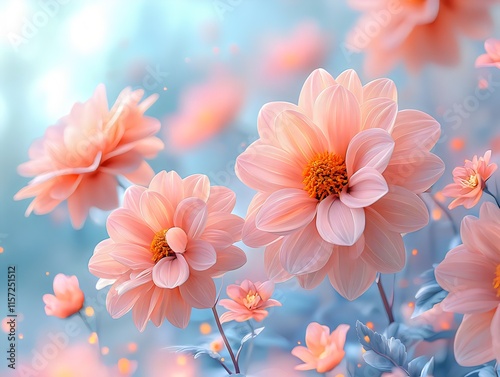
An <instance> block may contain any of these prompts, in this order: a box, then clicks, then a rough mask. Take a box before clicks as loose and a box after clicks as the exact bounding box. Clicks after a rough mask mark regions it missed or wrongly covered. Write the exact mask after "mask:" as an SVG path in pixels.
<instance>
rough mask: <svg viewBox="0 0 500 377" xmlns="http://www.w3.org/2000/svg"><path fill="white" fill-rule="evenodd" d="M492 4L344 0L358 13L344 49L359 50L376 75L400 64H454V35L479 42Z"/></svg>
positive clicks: (438, 0)
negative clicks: (359, 16) (355, 23)
mask: <svg viewBox="0 0 500 377" xmlns="http://www.w3.org/2000/svg"><path fill="white" fill-rule="evenodd" d="M495 3H498V0H480V1H470V0H349V4H350V5H351V7H352V8H354V9H356V10H358V11H360V12H363V15H362V16H361V18H360V19H359V21H358V23H357V25H356V26H355V27H354V29H353V30H352V31H351V33H350V35H349V37H348V41H347V48H349V49H352V50H354V51H365V52H366V60H365V66H366V69H367V71H368V72H369V73H370V74H372V75H379V74H382V73H384V72H386V71H388V70H390V69H391V68H393V66H394V65H396V64H397V63H398V62H399V61H400V60H403V61H404V63H405V65H406V66H407V67H408V68H409V69H411V70H419V69H420V68H421V67H422V66H423V65H424V64H425V63H426V62H435V63H437V64H441V65H454V64H457V63H458V62H459V58H460V44H459V42H460V39H459V36H460V35H465V36H467V37H469V38H474V39H482V38H485V37H487V36H488V34H489V33H490V31H491V30H492V29H493V19H492V17H491V14H490V12H491V9H490V8H491V7H492V5H494V4H495Z"/></svg>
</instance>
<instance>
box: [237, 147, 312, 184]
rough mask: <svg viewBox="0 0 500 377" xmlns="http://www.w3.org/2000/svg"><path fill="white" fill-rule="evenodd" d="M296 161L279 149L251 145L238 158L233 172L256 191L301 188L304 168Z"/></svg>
mask: <svg viewBox="0 0 500 377" xmlns="http://www.w3.org/2000/svg"><path fill="white" fill-rule="evenodd" d="M296 160H297V158H294V157H293V156H292V155H291V154H290V153H289V152H287V151H285V150H283V149H281V148H277V147H275V146H272V145H265V144H258V145H255V144H253V145H251V146H250V147H249V148H248V149H247V150H246V151H245V152H244V153H243V154H241V155H240V156H238V158H237V160H236V167H235V171H236V175H237V176H238V178H239V179H240V180H241V181H242V182H244V183H245V184H246V185H248V186H250V187H252V188H253V189H255V190H258V191H274V190H279V189H282V188H291V187H295V188H302V187H303V183H302V180H303V179H304V178H303V176H302V170H303V168H304V167H303V166H301V165H300V164H298V163H297V161H296ZM304 166H305V163H304Z"/></svg>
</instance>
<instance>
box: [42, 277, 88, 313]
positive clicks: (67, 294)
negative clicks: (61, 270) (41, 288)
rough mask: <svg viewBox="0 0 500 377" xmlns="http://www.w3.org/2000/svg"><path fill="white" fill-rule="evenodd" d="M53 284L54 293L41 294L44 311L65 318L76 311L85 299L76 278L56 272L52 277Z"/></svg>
mask: <svg viewBox="0 0 500 377" xmlns="http://www.w3.org/2000/svg"><path fill="white" fill-rule="evenodd" d="M53 286H54V294H55V295H51V294H46V295H43V302H44V303H45V313H46V314H47V315H53V316H55V317H59V318H67V317H69V316H72V315H73V314H76V313H78V312H79V311H80V309H81V308H82V307H83V302H84V301H85V295H84V294H83V292H82V290H81V289H80V285H79V284H78V278H77V277H76V276H66V275H64V274H57V275H56V276H55V277H54V283H53Z"/></svg>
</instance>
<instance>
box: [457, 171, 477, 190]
mask: <svg viewBox="0 0 500 377" xmlns="http://www.w3.org/2000/svg"><path fill="white" fill-rule="evenodd" d="M460 183H461V184H462V186H463V187H469V188H474V187H477V185H478V183H479V179H478V178H477V174H471V175H470V176H469V179H462V180H460Z"/></svg>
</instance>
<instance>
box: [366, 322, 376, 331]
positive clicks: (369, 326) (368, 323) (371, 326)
mask: <svg viewBox="0 0 500 377" xmlns="http://www.w3.org/2000/svg"><path fill="white" fill-rule="evenodd" d="M366 327H368V328H369V329H370V330H373V329H374V328H375V325H374V324H373V322H371V321H370V322H366Z"/></svg>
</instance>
